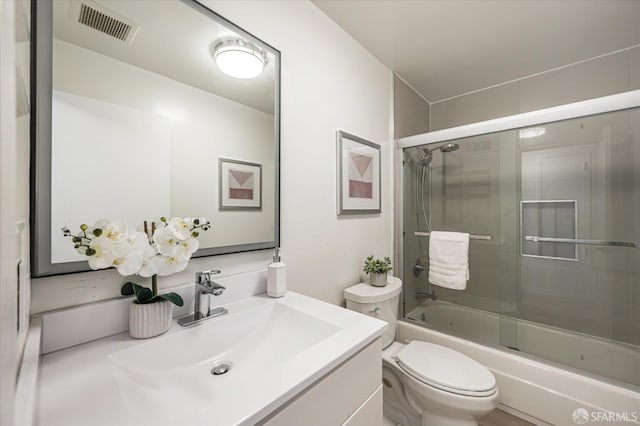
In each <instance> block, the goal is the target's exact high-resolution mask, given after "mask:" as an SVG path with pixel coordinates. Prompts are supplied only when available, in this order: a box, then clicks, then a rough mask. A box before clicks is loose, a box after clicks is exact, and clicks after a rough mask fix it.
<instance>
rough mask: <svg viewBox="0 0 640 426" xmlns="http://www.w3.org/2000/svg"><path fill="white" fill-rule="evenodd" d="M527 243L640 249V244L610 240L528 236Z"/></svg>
mask: <svg viewBox="0 0 640 426" xmlns="http://www.w3.org/2000/svg"><path fill="white" fill-rule="evenodd" d="M524 239H525V240H527V241H533V242H534V243H568V244H589V245H594V246H615V247H635V248H640V242H635V241H609V240H582V239H574V238H548V237H538V236H536V235H527V236H525V237H524Z"/></svg>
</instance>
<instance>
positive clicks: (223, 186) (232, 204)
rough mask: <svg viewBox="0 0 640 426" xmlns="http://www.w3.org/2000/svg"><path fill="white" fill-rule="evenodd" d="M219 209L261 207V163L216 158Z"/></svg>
mask: <svg viewBox="0 0 640 426" xmlns="http://www.w3.org/2000/svg"><path fill="white" fill-rule="evenodd" d="M218 171H219V173H218V182H219V183H218V185H219V190H218V192H219V199H220V202H219V209H220V210H244V209H261V208H262V165H261V164H257V163H249V162H247V161H239V160H230V159H228V158H218Z"/></svg>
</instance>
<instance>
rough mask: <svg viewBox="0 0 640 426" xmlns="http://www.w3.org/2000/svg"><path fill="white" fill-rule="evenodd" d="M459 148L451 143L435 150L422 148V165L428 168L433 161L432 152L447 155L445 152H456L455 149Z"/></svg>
mask: <svg viewBox="0 0 640 426" xmlns="http://www.w3.org/2000/svg"><path fill="white" fill-rule="evenodd" d="M459 148H460V145H458V144H457V143H453V142H449V143H446V144H444V145H440V146H439V147H437V148H432V149H429V148H422V151H424V155H423V156H422V165H423V166H428V165H429V164H431V160H433V152H434V151H438V150H439V151H440V152H442V153H447V152H453V151H456V150H457V149H459Z"/></svg>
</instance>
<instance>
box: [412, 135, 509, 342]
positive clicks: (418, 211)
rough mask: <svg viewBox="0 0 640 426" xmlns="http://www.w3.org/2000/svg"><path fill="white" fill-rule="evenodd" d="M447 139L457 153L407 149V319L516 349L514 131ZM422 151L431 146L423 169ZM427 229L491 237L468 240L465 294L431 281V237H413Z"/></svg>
mask: <svg viewBox="0 0 640 426" xmlns="http://www.w3.org/2000/svg"><path fill="white" fill-rule="evenodd" d="M448 142H449V143H456V144H457V145H458V146H459V148H458V149H457V150H455V151H450V152H441V151H440V150H437V147H439V146H441V145H442V144H434V145H433V146H430V145H427V146H420V147H413V148H408V149H406V150H405V164H404V191H405V193H404V199H405V202H404V233H405V234H404V256H403V258H404V265H403V266H404V274H403V277H404V284H405V287H404V288H405V294H404V295H405V299H404V300H405V315H406V317H407V318H409V319H411V320H413V321H417V322H419V323H421V324H424V325H426V326H428V327H431V328H434V329H436V330H439V331H443V332H446V333H449V334H454V335H457V336H461V337H465V338H469V339H473V340H475V341H478V342H481V343H486V344H493V345H502V346H515V345H516V341H517V336H516V333H517V329H516V321H515V318H516V313H517V311H516V300H517V294H516V292H517V285H516V283H517V271H518V264H517V263H518V256H517V222H518V215H517V209H516V207H515V206H516V201H517V198H518V197H517V182H516V179H515V177H516V176H517V170H516V163H517V162H516V139H515V132H514V131H505V132H500V133H494V134H488V135H482V136H476V137H471V138H464V139H459V140H455V141H448ZM425 149H430V150H434V149H436V150H434V151H433V155H432V159H431V161H430V162H429V163H428V164H425ZM431 230H434V231H457V232H466V233H469V234H472V235H478V236H482V237H487V238H490V239H471V240H470V244H469V272H470V274H469V281H468V283H467V288H466V289H465V290H464V291H460V290H452V289H447V288H443V287H438V286H436V285H432V284H430V283H429V281H428V274H429V237H427V236H417V235H416V234H415V232H416V231H417V232H430V231H431ZM434 297H435V299H434Z"/></svg>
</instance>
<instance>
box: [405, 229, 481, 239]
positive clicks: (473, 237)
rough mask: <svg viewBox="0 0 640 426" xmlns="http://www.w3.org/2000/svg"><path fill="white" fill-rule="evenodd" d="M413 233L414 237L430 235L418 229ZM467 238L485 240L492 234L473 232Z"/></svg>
mask: <svg viewBox="0 0 640 426" xmlns="http://www.w3.org/2000/svg"><path fill="white" fill-rule="evenodd" d="M413 235H415V236H416V237H428V236H430V235H431V232H420V231H416V232H414V233H413ZM469 239H470V240H485V241H490V240H491V239H493V236H492V235H473V234H469Z"/></svg>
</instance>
